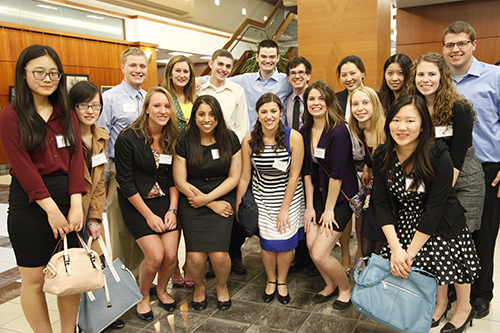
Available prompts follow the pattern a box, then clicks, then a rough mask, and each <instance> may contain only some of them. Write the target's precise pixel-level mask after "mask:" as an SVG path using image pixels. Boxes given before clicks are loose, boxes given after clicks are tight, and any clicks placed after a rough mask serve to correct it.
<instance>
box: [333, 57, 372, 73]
mask: <svg viewBox="0 0 500 333" xmlns="http://www.w3.org/2000/svg"><path fill="white" fill-rule="evenodd" d="M348 62H352V63H353V64H354V65H356V67H358V69H359V70H360V71H361V72H362V73H366V70H365V64H363V60H361V58H360V57H358V56H357V55H349V56H347V57H344V58H343V59H342V60H340V63H339V65H338V66H337V76H338V77H340V69H341V68H342V66H344V65H345V64H347V63H348Z"/></svg>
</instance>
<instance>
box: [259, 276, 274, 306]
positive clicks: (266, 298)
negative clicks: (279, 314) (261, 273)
mask: <svg viewBox="0 0 500 333" xmlns="http://www.w3.org/2000/svg"><path fill="white" fill-rule="evenodd" d="M266 283H270V284H276V282H273V281H266ZM274 294H276V289H274V292H273V293H272V294H266V289H264V293H263V294H262V300H263V301H264V302H265V303H269V302H271V301H272V300H273V299H274Z"/></svg>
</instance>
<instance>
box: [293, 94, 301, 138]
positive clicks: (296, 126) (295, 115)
mask: <svg viewBox="0 0 500 333" xmlns="http://www.w3.org/2000/svg"><path fill="white" fill-rule="evenodd" d="M299 117H300V97H299V96H298V95H297V96H295V103H294V104H293V122H292V128H293V129H294V130H298V129H299Z"/></svg>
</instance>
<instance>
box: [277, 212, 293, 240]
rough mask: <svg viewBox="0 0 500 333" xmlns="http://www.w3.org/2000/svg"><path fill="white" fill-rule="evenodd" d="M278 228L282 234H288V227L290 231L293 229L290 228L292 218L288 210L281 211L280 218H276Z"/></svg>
mask: <svg viewBox="0 0 500 333" xmlns="http://www.w3.org/2000/svg"><path fill="white" fill-rule="evenodd" d="M276 226H277V227H278V232H279V233H280V234H282V233H284V232H286V227H287V226H288V229H291V228H292V227H291V226H290V218H289V215H288V210H285V209H280V211H279V213H278V216H277V218H276Z"/></svg>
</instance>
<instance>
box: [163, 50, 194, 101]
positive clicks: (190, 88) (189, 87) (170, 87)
mask: <svg viewBox="0 0 500 333" xmlns="http://www.w3.org/2000/svg"><path fill="white" fill-rule="evenodd" d="M179 62H186V63H187V65H188V67H189V81H188V83H187V84H186V85H185V86H184V94H186V97H187V99H188V100H189V101H190V102H192V101H193V100H194V99H195V98H196V77H195V74H194V66H193V63H192V62H191V60H190V59H189V58H188V57H186V56H183V55H175V56H173V57H172V58H170V60H169V61H168V64H167V66H166V67H165V77H164V79H163V82H162V84H161V86H162V87H163V88H165V89H167V91H168V92H169V93H170V94H171V95H172V97H173V98H176V95H175V87H174V83H173V82H172V79H171V78H170V76H171V75H172V70H173V69H174V66H175V64H177V63H179Z"/></svg>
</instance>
